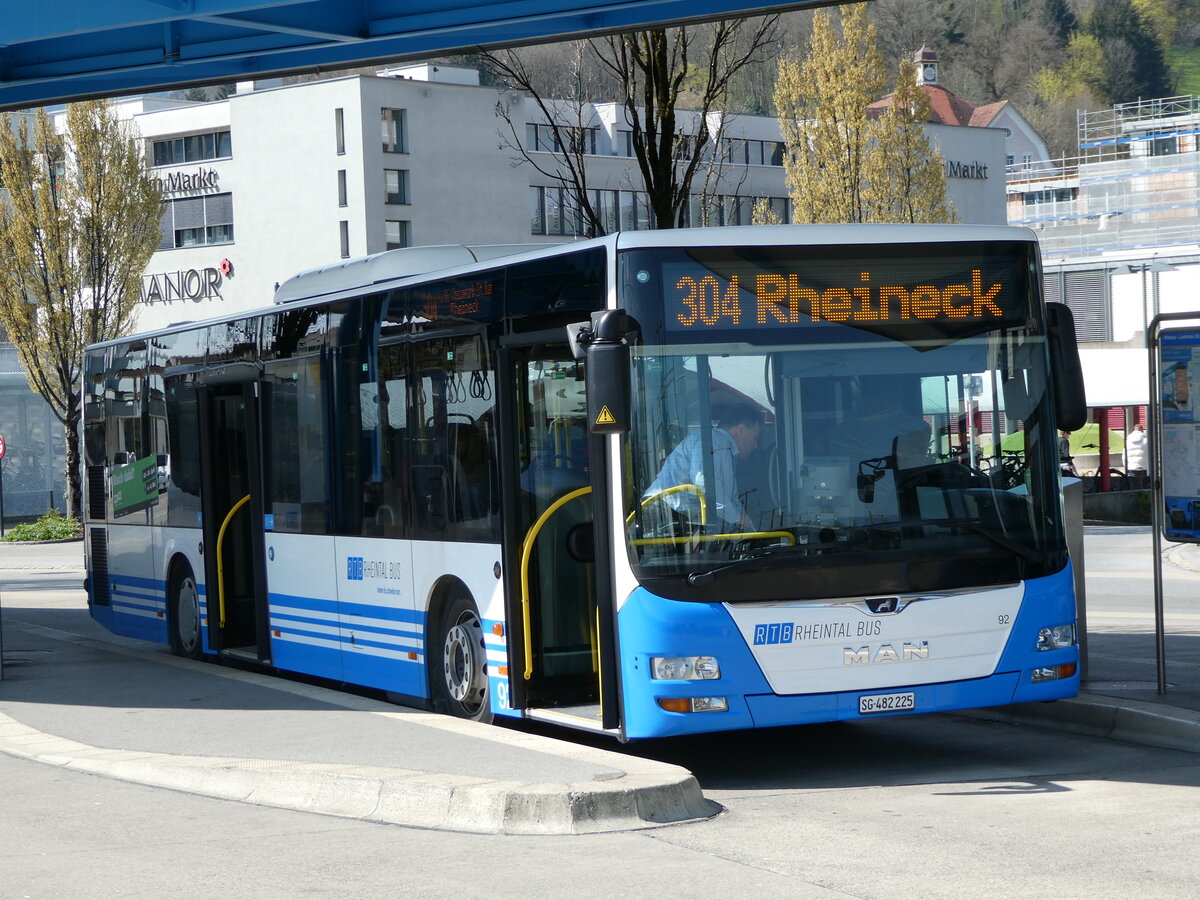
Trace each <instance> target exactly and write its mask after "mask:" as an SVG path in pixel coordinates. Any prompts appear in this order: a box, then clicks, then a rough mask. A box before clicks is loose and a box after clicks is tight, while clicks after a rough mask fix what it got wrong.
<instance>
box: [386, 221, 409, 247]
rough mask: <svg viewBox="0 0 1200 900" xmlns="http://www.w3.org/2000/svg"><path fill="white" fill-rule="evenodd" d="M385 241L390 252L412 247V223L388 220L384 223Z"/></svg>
mask: <svg viewBox="0 0 1200 900" xmlns="http://www.w3.org/2000/svg"><path fill="white" fill-rule="evenodd" d="M383 239H384V243H385V244H387V249H389V250H399V249H400V248H401V247H411V246H412V227H411V223H409V222H407V221H405V220H396V219H387V220H385V221H384V223H383Z"/></svg>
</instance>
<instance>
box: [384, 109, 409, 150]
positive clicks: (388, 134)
mask: <svg viewBox="0 0 1200 900" xmlns="http://www.w3.org/2000/svg"><path fill="white" fill-rule="evenodd" d="M406 119H407V116H406V113H405V110H403V109H382V110H380V120H381V124H382V128H383V149H384V152H386V153H407V152H408V135H407V134H406Z"/></svg>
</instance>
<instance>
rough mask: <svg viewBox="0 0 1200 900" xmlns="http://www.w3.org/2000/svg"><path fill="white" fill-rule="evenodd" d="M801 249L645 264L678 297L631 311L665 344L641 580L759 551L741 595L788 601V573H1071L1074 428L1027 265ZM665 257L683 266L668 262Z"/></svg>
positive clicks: (735, 585) (651, 364)
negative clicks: (1049, 388) (1067, 487)
mask: <svg viewBox="0 0 1200 900" xmlns="http://www.w3.org/2000/svg"><path fill="white" fill-rule="evenodd" d="M802 252H803V251H796V250H783V249H781V250H778V251H775V250H767V249H760V248H749V249H746V250H744V251H743V250H742V249H740V248H732V249H729V248H725V249H722V250H713V251H710V254H711V257H712V258H711V259H707V258H706V256H705V253H704V252H703V251H697V250H691V251H688V254H687V255H686V256H685V254H683V252H682V251H670V252H669V253H663V254H649V253H646V254H639V255H637V256H636V257H635V256H630V257H627V259H628V260H630V261H632V260H633V259H637V260H638V262H637V263H636V264H637V265H638V267H639V269H644V270H645V272H646V274H647V275H648V276H649V277H648V278H634V277H633V275H632V273H630V277H628V278H626V277H622V280H621V282H620V283H623V284H628V285H636V284H641V283H645V284H647V285H648V286H651V285H656V284H662V285H666V286H668V287H667V289H666V290H665V291H663V292H662V293H661V294H659V295H658V296H657V297H656V296H654V295H655V293H656V292H655V291H654V290H652V289H651V288H650V287H647V289H646V295H645V297H644V298H641V297H639V298H636V299H633V300H632V302H630V298H626V299H627V306H628V308H629V309H630V312H631V314H632V315H634V317H635V318H636V319H637V320H638V322H639V323H640V325H641V327H642V333H643V334H647V335H653V334H659V335H664V338H663V341H665V342H657V343H653V344H646V345H643V346H641V347H638V348H636V349H635V357H634V367H633V396H634V410H635V415H634V420H633V428H632V430H631V432H630V436H629V447H630V457H629V458H630V460H631V469H630V471H629V473H628V480H627V482H626V485H627V491H628V494H627V507H626V515H631V516H632V520H631V524H630V528H629V550H630V556H631V559H632V560H633V561H634V564H635V567H636V568H637V570H638V571H639V573H640V575H642V576H643V577H651V578H653V577H656V576H675V577H676V578H678V577H679V576H682V575H687V574H692V573H697V572H699V573H704V572H708V571H714V570H719V569H720V567H722V566H726V565H729V564H730V563H732V562H735V561H738V560H742V559H750V558H752V557H754V556H755V554H756V553H758V554H760V555H761V558H760V559H756V560H755V561H754V563H753V564H751V565H748V566H747V567H746V568H745V569H736V570H735V571H736V572H738V573H740V574H737V575H732V574H731V576H730V577H731V579H732V581H731V583H730V585H729V587H728V588H727V589H726V588H723V590H727V592H728V594H729V595H730V596H738V597H743V598H745V599H770V597H769V596H768V595H769V594H770V593H771V591H772V590H776V589H778V588H777V587H773V588H768V587H764V586H763V585H766V584H768V583H770V578H771V576H770V574H769V573H770V572H772V571H774V572H782V571H784V570H785V569H788V570H791V569H796V570H803V569H804V568H806V567H811V568H812V569H813V570H814V571H816V570H817V569H819V570H820V571H821V573H822V574H821V579H820V583H819V586H817V585H816V583H815V582H814V586H813V587H811V588H810V590H812V591H814V592H817V593H814V594H813V596H825V597H828V596H851V595H854V594H857V593H860V592H862V591H879V590H888V591H899V592H906V591H921V590H950V589H953V588H955V587H962V586H966V585H969V584H974V585H979V584H1007V583H1016V582H1017V581H1020V580H1022V579H1024V578H1028V577H1033V576H1040V575H1047V574H1050V573H1052V572H1054V571H1057V570H1058V568H1059V567H1061V565H1062V563H1063V558H1062V556H1061V550H1062V536H1061V534H1062V533H1061V526H1060V523H1059V521H1058V515H1059V512H1058V486H1057V479H1056V476H1055V473H1056V462H1055V460H1056V453H1057V447H1056V436H1055V431H1054V429H1053V427H1052V425H1051V424H1050V420H1049V415H1048V409H1047V406H1046V381H1047V373H1046V362H1045V361H1046V349H1045V346H1044V339H1043V338H1042V337H1041V336H1040V335H1039V334H1038V326H1037V324H1036V317H1035V315H1034V314H1033V313H1031V311H1030V309H1029V305H1028V299H1029V297H1030V293H1029V291H1030V288H1029V281H1028V273H1029V266H1028V262H1027V260H1025V259H1024V258H1023V257H1022V256H1020V255H1018V254H1013V253H1011V252H1006V251H1005V250H1004V249H1001V248H996V249H995V250H992V249H989V250H982V251H980V252H979V255H978V256H977V257H974V258H967V259H963V258H955V257H953V256H952V255H951V254H947V253H946V251H945V250H937V249H935V250H929V249H928V248H925V249H924V252H923V251H922V248H919V247H916V246H915V245H914V246H912V247H905V248H904V252H906V253H907V254H908V256H906V257H902V256H899V255H896V256H884V255H881V256H879V257H876V258H871V257H869V256H866V255H865V254H863V253H862V250H861V248H859V249H858V250H856V251H855V250H851V249H840V248H839V249H834V248H829V247H825V248H821V249H820V251H819V252H820V253H822V254H827V255H829V256H832V257H835V258H834V259H829V260H824V259H817V258H815V257H811V258H808V257H806V258H804V259H798V258H793V259H788V258H786V254H788V253H795V254H799V253H802ZM655 255H657V256H659V258H670V262H663V264H662V265H661V267H659V268H657V270H655V269H654V268H653V267H652V263H650V262H649V260H650V258H651V257H652V256H655ZM839 256H840V257H841V258H840V259H838V258H836V257H839ZM706 262H707V264H706ZM842 284H846V285H849V287H841V286H840V285H842ZM812 285H817V286H819V289H818V288H814V287H811V286H812ZM864 285H870V287H864ZM1034 296H1036V295H1034ZM935 298H936V299H935ZM643 300H644V302H643ZM664 301H665V303H666V307H665V309H662V311H661V312H657V313H656V311H655V309H654V306H655V304H662V303H663V302H664ZM777 301H778V302H779V303H780V304H781V306H779V307H778V310H779V312H780V313H781V315H776V314H775V313H774V312H772V308H773V304H775V303H776V302H777ZM822 304H824V305H822ZM785 310H786V311H785ZM781 331H782V332H786V333H788V335H787V337H788V339H787V341H786V342H785V341H782V340H781V337H780V333H781ZM1026 460H1037V462H1038V465H1037V466H1034V467H1032V468H1029V469H1026V466H1025V461H1026ZM747 535H749V536H747ZM1014 548H1015V549H1014ZM767 549H769V550H770V553H768V554H766V555H762V551H764V550H767ZM871 573H873V574H871ZM880 573H884V574H882V575H881V574H880ZM721 577H722V578H725V577H726V576H725V575H722V576H721ZM872 578H874V579H875V580H874V581H872V580H871V579H872ZM880 579H883V580H882V581H881V580H880ZM802 581H803V576H800V578H799V579H798V580H797V582H796V583H797V584H799V583H802ZM682 583H685V582H683V581H682V580H681V581H679V582H675V584H682ZM775 584H776V585H778V584H779V582H775ZM881 584H887V585H889V586H888V587H886V588H884V587H881V586H880V585H881ZM681 590H682V588H681ZM691 598H693V599H695V594H694V592H693V594H692V595H691Z"/></svg>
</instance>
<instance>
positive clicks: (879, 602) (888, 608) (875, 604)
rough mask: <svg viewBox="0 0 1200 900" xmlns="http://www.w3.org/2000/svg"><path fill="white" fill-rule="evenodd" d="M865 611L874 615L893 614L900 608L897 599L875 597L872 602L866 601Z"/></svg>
mask: <svg viewBox="0 0 1200 900" xmlns="http://www.w3.org/2000/svg"><path fill="white" fill-rule="evenodd" d="M866 604H867V609H869V610H871V612H873V613H875V614H876V615H878V614H880V613H894V612H896V610H897V609H899V608H900V598H899V597H877V598H875V599H873V600H867V601H866Z"/></svg>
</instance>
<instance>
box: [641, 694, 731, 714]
mask: <svg viewBox="0 0 1200 900" xmlns="http://www.w3.org/2000/svg"><path fill="white" fill-rule="evenodd" d="M656 699H657V700H658V705H659V706H660V707H662V708H663V709H665V710H666V711H667V712H674V713H699V712H728V711H729V701H728V700H727V699H726V698H724V697H658V698H656Z"/></svg>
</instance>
